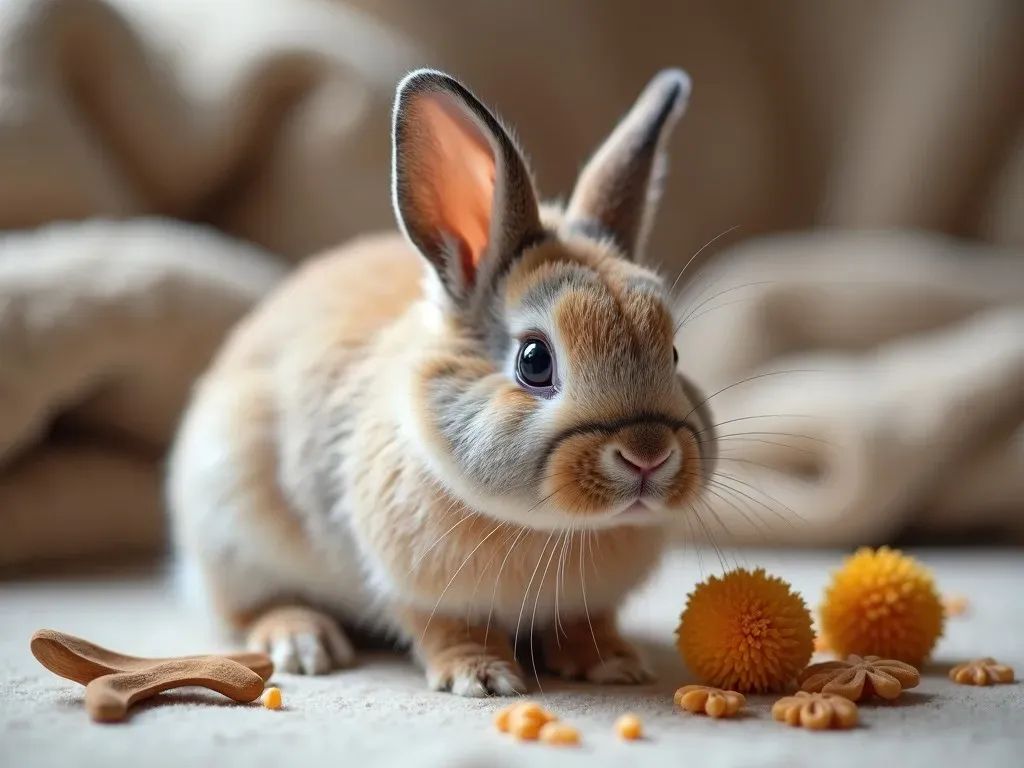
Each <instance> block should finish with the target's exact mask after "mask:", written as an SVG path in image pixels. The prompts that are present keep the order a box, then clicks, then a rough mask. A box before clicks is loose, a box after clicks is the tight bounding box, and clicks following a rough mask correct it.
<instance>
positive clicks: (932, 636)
mask: <svg viewBox="0 0 1024 768" xmlns="http://www.w3.org/2000/svg"><path fill="white" fill-rule="evenodd" d="M819 614H820V617H821V629H822V632H823V633H824V634H825V635H826V636H827V637H828V639H829V642H830V643H831V644H832V649H833V650H834V651H835V653H836V655H838V656H839V658H846V657H847V656H849V655H850V654H856V655H858V656H881V657H882V658H883V659H896V660H898V661H903V662H906V663H908V664H913V665H914V666H917V665H920V664H921V663H922V662H923V661H925V660H927V658H928V656H929V655H930V654H931V652H932V649H933V648H934V647H935V643H936V642H938V639H939V637H941V636H942V630H943V625H944V622H945V610H944V608H943V605H942V599H941V598H940V597H939V593H938V591H937V590H936V589H935V583H934V581H933V580H932V576H931V574H930V573H929V572H928V570H927V569H926V568H924V567H923V566H922V565H921V564H920V563H918V562H917V561H916V560H914V558H912V557H909V556H907V555H904V554H903V553H902V552H900V551H899V550H894V549H890V548H889V547H881V548H880V549H878V550H873V549H871V548H870V547H863V548H861V549H859V550H857V551H856V552H855V553H854V554H853V555H851V556H850V557H848V558H847V559H846V560H845V562H844V563H843V567H842V568H840V569H839V571H837V572H836V573H835V574H833V576H832V582H831V584H830V585H829V586H828V588H827V589H826V590H825V600H824V602H823V603H822V606H821V609H820V611H819Z"/></svg>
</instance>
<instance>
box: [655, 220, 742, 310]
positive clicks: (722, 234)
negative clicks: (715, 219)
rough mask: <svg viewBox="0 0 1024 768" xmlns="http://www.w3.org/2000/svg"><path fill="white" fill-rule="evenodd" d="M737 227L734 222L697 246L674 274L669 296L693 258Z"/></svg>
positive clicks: (673, 291) (738, 226)
mask: <svg viewBox="0 0 1024 768" xmlns="http://www.w3.org/2000/svg"><path fill="white" fill-rule="evenodd" d="M739 228H740V225H739V224H734V225H733V226H731V227H729V228H728V229H727V230H725V231H724V232H720V233H719V234H717V235H715V236H714V237H712V238H711V239H710V240H708V241H707V242H706V243H704V245H702V246H701V247H700V248H698V249H697V252H696V253H695V254H693V256H691V257H690V258H689V260H688V261H687V262H686V263H685V264H684V265H683V268H682V269H681V270H679V274H678V275H676V279H675V280H674V281H673V282H672V287H671V288H670V289H669V292H668V293H669V296H671V295H672V294H673V293H675V290H676V286H677V285H679V279H680V278H681V277H682V276H683V274H684V273H685V272H686V270H687V269H689V267H690V265H691V264H692V263H693V260H694V259H696V258H697V257H698V256H700V255H701V254H702V253H704V251H705V250H706V249H707V248H708V246H710V245H712V244H713V243H715V242H717V241H719V240H721V239H722V238H723V237H725V236H726V235H728V234H729V233H731V232H735V231H736V230H737V229H739ZM698 274H699V273H698Z"/></svg>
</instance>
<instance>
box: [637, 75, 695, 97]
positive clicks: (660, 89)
mask: <svg viewBox="0 0 1024 768" xmlns="http://www.w3.org/2000/svg"><path fill="white" fill-rule="evenodd" d="M647 90H648V92H653V93H657V94H658V96H659V98H660V99H664V100H665V101H668V102H671V103H673V104H685V103H686V102H687V101H689V99H690V93H691V91H692V90H693V84H692V81H691V80H690V74H689V73H688V72H687V71H686V70H685V69H682V68H680V67H669V68H667V69H663V70H661V71H660V72H658V73H657V74H656V75H655V76H654V77H653V78H651V82H650V83H649V84H648V86H647Z"/></svg>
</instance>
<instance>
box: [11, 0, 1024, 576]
mask: <svg viewBox="0 0 1024 768" xmlns="http://www.w3.org/2000/svg"><path fill="white" fill-rule="evenodd" d="M418 66H431V67H435V68H441V69H445V70H447V71H449V72H450V73H452V74H454V75H456V76H457V77H459V78H461V79H463V80H464V81H465V82H466V83H467V84H468V85H469V86H470V87H471V88H472V89H473V90H475V91H476V93H477V94H478V95H479V96H480V97H481V98H482V99H483V100H484V101H486V102H487V103H488V104H490V105H492V106H493V107H494V108H495V109H496V110H497V111H498V112H499V113H500V114H501V115H502V116H503V117H504V118H505V120H506V121H507V122H508V123H510V124H511V125H512V126H513V127H514V129H515V131H516V132H517V134H518V135H519V138H520V139H521V141H522V143H523V144H524V146H525V148H526V150H527V152H528V154H529V156H530V158H531V160H532V162H533V166H534V168H535V171H536V175H537V180H538V183H539V186H540V189H541V191H542V192H543V193H544V195H546V196H548V197H558V196H563V195H566V194H567V193H568V192H569V190H570V189H571V185H572V183H573V180H574V178H575V174H576V173H577V171H578V170H579V169H580V167H581V165H582V163H583V162H584V160H585V159H586V157H587V155H588V153H589V152H591V151H592V150H593V149H594V148H595V147H596V146H597V144H598V143H599V142H600V140H601V139H602V138H603V137H604V136H605V135H606V134H607V133H608V132H609V131H610V130H611V128H612V127H613V125H614V123H615V121H616V120H617V119H618V118H619V117H620V116H621V115H622V114H623V113H624V112H625V110H626V109H627V108H628V107H629V105H630V104H631V102H632V100H633V99H634V98H635V97H636V95H637V94H638V93H639V91H640V89H641V88H642V86H643V85H644V84H645V83H646V82H647V80H648V79H649V78H650V77H651V76H652V75H653V74H654V72H656V71H657V70H658V69H660V68H662V67H666V66H681V67H683V68H685V69H686V70H688V71H689V73H690V74H691V76H692V79H693V95H692V98H691V102H690V107H689V111H688V113H687V115H686V116H685V117H684V118H683V120H682V122H681V124H680V126H679V128H678V130H677V131H676V134H675V135H674V137H673V139H672V143H671V149H670V152H671V156H672V158H671V166H670V170H669V176H668V178H667V182H666V188H665V194H664V197H663V199H662V203H661V206H660V210H659V213H658V216H657V220H656V224H655V228H654V231H653V235H652V238H651V241H650V244H649V250H648V253H647V255H646V258H647V259H648V261H649V262H650V263H651V264H653V265H656V266H659V267H660V268H661V269H662V270H663V271H664V273H665V275H666V277H667V279H668V280H669V281H673V280H676V279H677V278H678V282H677V283H676V284H677V286H678V293H679V305H678V310H679V312H680V318H681V320H682V325H681V327H680V331H679V339H678V341H679V349H680V355H681V365H682V366H683V367H684V368H685V369H686V370H687V372H688V373H689V374H690V375H691V376H692V377H693V378H694V379H695V380H696V381H697V383H698V384H699V385H700V386H701V387H702V388H703V389H704V390H705V392H706V394H707V395H708V397H709V404H710V405H711V407H712V410H713V413H714V417H715V421H716V422H717V423H718V424H719V425H720V427H719V429H720V431H721V433H722V443H721V446H722V447H721V456H720V460H719V465H718V466H719V471H718V474H717V475H716V477H715V479H714V482H713V484H712V487H711V488H710V490H709V494H708V496H707V498H706V500H705V502H704V503H703V504H702V505H700V506H699V508H698V509H696V510H695V512H696V514H695V516H694V517H693V518H688V519H687V523H686V525H685V526H683V528H682V529H681V530H680V532H679V534H680V537H681V539H683V540H690V539H697V540H701V541H706V542H711V543H715V544H718V545H721V546H725V545H735V544H752V545H758V546H780V547H781V546H785V547H791V546H798V547H799V546H806V547H811V546H840V547H852V546H855V545H858V544H878V543H882V542H901V541H907V540H912V541H917V542H928V541H936V540H937V541H951V542H955V543H965V542H968V541H971V542H974V541H982V542H984V541H998V542H1000V543H1003V544H1005V543H1007V542H1008V541H1016V542H1020V541H1021V539H1022V538H1024V536H1022V534H1024V3H1022V2H1020V0H885V1H884V2H883V0H858V1H857V2H827V3H823V2H816V1H815V0H775V2H772V3H755V2H749V0H747V1H744V0H718V2H715V3H710V2H697V0H633V2H628V3H627V2H622V1H621V0H521V1H520V2H515V3H511V2H499V1H498V0H472V1H470V0H458V1H457V0H430V1H429V2H427V1H425V0H372V1H371V0H0V230H2V231H0V569H5V570H10V569H15V568H24V567H32V566H37V565H40V564H47V563H52V562H54V561H60V560H67V559H70V558H74V559H77V558H101V559H111V558H116V557H136V556H144V555H148V554H153V553H157V552H160V551H161V550H162V548H163V546H164V544H165V534H164V519H163V515H164V513H163V503H162V471H163V456H164V451H165V449H166V447H167V444H168V442H169V440H170V439H171V437H172V435H173V430H174V427H175V424H176V421H177V418H178V416H179V414H180V411H181V409H182V407H183V405H184V403H185V400H186V398H187V396H188V391H189V388H190V386H191V384H192V382H193V381H194V380H195V378H196V377H197V376H198V375H199V374H200V372H201V371H202V369H203V368H204V366H205V365H206V363H207V362H208V361H209V359H210V357H211V356H212V354H213V353H214V351H215V350H216V348H217V346H218V344H219V343H220V341H221V340H222V339H223V337H224V335H225V334H226V333H227V331H228V330H229V329H230V328H231V326H232V325H233V324H234V323H235V322H236V321H237V320H238V319H239V318H240V317H241V316H242V315H243V314H244V313H245V312H247V311H248V310H249V308H251V306H252V305H253V304H254V303H255V302H256V301H258V299H259V298H260V297H261V296H262V295H263V294H264V293H265V292H266V291H267V290H268V289H269V288H270V287H271V286H273V285H274V284H275V283H276V282H277V281H278V280H280V279H281V277H282V276H283V275H284V274H286V273H287V271H288V270H289V269H290V268H291V267H292V266H294V265H295V264H296V263H298V262H300V261H301V260H303V259H304V258H307V257H309V256H311V255H313V254H316V253H319V252H321V251H323V250H325V249H329V248H332V247H335V246H337V245H340V244H343V243H345V242H346V241H348V240H349V239H351V238H353V237H357V236H359V235H360V234H363V233H367V232H370V231H374V230H380V229H391V228H393V226H394V223H393V218H392V213H391V209H390V199H389V192H388V183H389V179H388V176H389V163H390V137H389V128H390V108H391V99H392V96H393V92H394V86H395V84H396V82H397V80H398V79H399V78H400V77H401V76H402V75H403V74H404V73H405V72H406V71H408V70H409V69H412V68H414V67H418Z"/></svg>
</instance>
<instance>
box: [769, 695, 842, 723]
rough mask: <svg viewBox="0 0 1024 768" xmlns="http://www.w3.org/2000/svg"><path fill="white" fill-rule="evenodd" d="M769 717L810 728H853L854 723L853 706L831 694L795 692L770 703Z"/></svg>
mask: <svg viewBox="0 0 1024 768" xmlns="http://www.w3.org/2000/svg"><path fill="white" fill-rule="evenodd" d="M772 717H773V718H775V719H776V720H778V721H780V722H783V723H787V724H789V725H792V726H794V727H796V726H803V727H804V728H810V729H811V730H814V731H824V730H827V729H829V728H853V726H855V725H856V724H857V705H856V704H854V703H853V702H852V701H850V700H849V699H847V698H844V697H842V696H836V695H834V694H831V693H807V692H806V691H797V692H796V694H794V695H793V696H784V697H783V698H781V699H779V700H778V701H776V702H775V704H773V705H772Z"/></svg>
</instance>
